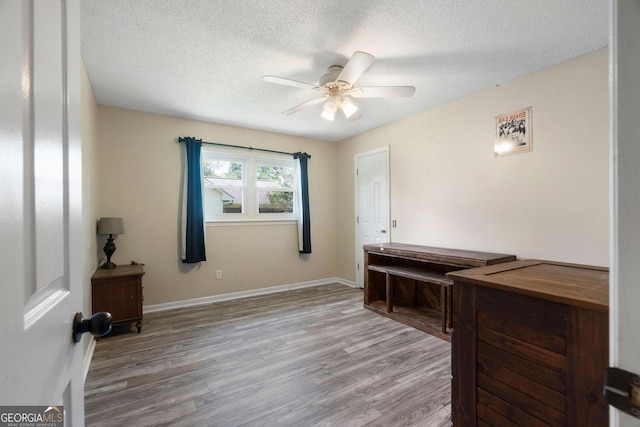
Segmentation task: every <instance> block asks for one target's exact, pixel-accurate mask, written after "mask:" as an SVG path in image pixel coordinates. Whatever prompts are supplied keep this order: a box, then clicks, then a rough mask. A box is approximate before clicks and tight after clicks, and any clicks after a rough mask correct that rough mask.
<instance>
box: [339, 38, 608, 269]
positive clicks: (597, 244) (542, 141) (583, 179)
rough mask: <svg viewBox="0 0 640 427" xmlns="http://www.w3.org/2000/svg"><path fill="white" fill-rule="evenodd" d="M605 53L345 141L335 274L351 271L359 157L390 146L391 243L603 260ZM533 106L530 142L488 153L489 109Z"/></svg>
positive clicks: (605, 223)
mask: <svg viewBox="0 0 640 427" xmlns="http://www.w3.org/2000/svg"><path fill="white" fill-rule="evenodd" d="M607 54H608V53H607V50H606V49H601V50H599V51H596V52H594V53H591V54H588V55H585V56H582V57H579V58H576V59H574V60H572V61H569V62H566V63H564V64H560V65H558V66H555V67H552V68H549V69H547V70H543V71H541V72H538V73H535V74H532V75H529V76H527V77H524V78H521V79H518V80H515V81H513V82H510V83H507V84H504V85H501V86H499V87H495V88H492V89H490V90H486V91H484V92H481V93H478V94H475V95H472V96H469V97H466V98H463V99H460V100H458V101H456V102H452V103H450V104H447V105H444V106H441V107H439V108H435V109H432V110H428V111H425V112H423V113H420V114H417V115H415V116H412V117H410V118H407V119H405V120H402V121H399V122H395V123H392V124H390V125H388V126H384V127H382V128H378V129H375V130H373V131H370V132H367V133H364V134H361V135H359V136H356V137H353V138H350V139H348V140H345V141H342V142H340V143H339V144H338V164H337V173H338V175H337V182H340V183H341V185H340V186H339V188H338V200H337V206H338V222H337V225H338V233H337V235H338V248H339V255H338V258H337V259H338V266H337V272H338V276H340V277H344V278H346V279H350V280H353V279H354V277H355V271H354V265H355V244H354V238H355V237H354V236H355V228H354V226H355V225H354V217H355V213H354V211H355V209H354V203H353V200H354V176H353V164H354V154H356V153H360V152H364V151H367V150H370V149H373V148H377V147H381V146H385V145H389V146H390V185H391V191H390V192H391V219H395V220H396V221H397V228H395V229H392V230H391V240H392V241H394V242H403V243H414V244H422V245H431V246H442V247H451V248H461V249H473V250H483V251H494V252H506V253H513V254H516V255H517V256H518V257H520V258H542V259H550V260H558V261H567V262H577V263H585V264H596V265H607V264H608V95H607V93H608V92H607V90H608V86H607V85H608V74H607V73H608V68H607V67H608V57H607ZM528 106H532V107H533V113H532V124H533V151H532V152H530V153H524V154H516V155H510V156H505V157H501V158H495V157H494V154H493V145H492V144H493V140H494V137H495V129H494V116H496V115H498V114H501V113H507V112H511V111H513V110H517V109H520V108H522V107H528ZM363 108H364V107H363Z"/></svg>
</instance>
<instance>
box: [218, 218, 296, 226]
mask: <svg viewBox="0 0 640 427" xmlns="http://www.w3.org/2000/svg"><path fill="white" fill-rule="evenodd" d="M206 224H207V227H243V226H252V225H291V224H294V225H297V224H298V221H297V220H295V219H244V220H243V219H240V220H225V221H207V223H206Z"/></svg>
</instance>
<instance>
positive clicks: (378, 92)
mask: <svg viewBox="0 0 640 427" xmlns="http://www.w3.org/2000/svg"><path fill="white" fill-rule="evenodd" d="M414 93H416V88H415V87H413V86H369V87H366V86H365V87H359V88H356V89H355V90H354V91H353V92H352V93H351V96H353V97H354V98H387V97H408V96H413V94H414Z"/></svg>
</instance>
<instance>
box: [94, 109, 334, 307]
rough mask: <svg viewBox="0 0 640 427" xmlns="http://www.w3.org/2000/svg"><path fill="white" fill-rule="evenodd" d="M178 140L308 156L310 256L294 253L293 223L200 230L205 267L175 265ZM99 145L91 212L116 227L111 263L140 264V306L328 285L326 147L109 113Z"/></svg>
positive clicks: (330, 152) (330, 216)
mask: <svg viewBox="0 0 640 427" xmlns="http://www.w3.org/2000/svg"><path fill="white" fill-rule="evenodd" d="M178 136H194V137H197V138H202V139H203V140H204V141H211V142H221V143H224V144H233V145H242V146H253V147H258V148H266V149H272V150H280V151H287V152H295V151H303V152H307V153H309V154H310V155H311V160H310V161H309V181H310V188H309V193H310V198H311V201H310V204H311V215H310V217H311V227H312V228H311V231H312V235H311V243H312V250H313V253H312V254H310V255H304V256H301V255H300V254H299V253H298V240H297V226H296V224H294V223H291V224H284V225H272V224H269V225H264V224H252V225H246V224H245V225H228V226H224V225H223V226H217V225H210V226H207V229H206V239H207V242H206V251H207V261H206V262H203V263H200V264H198V265H193V264H189V265H187V264H182V263H181V262H180V245H179V231H178V230H179V229H178V225H179V224H178V212H179V208H178V206H179V204H178V203H179V189H180V166H181V160H180V145H179V144H177V143H176V142H175V140H176V138H177V137H178ZM99 138H100V143H99V155H100V168H99V169H100V198H99V199H100V208H99V213H100V216H115V217H122V218H123V219H124V227H125V234H123V235H120V236H118V238H117V239H116V241H115V244H116V248H117V249H116V252H115V254H114V255H113V258H112V260H113V261H114V262H115V263H116V264H128V263H129V262H131V261H132V260H135V261H136V262H141V263H144V264H145V272H146V275H145V276H144V278H143V284H144V287H145V289H144V293H145V296H144V303H145V305H154V304H161V303H168V302H175V301H181V300H188V299H193V298H200V297H207V296H213V295H221V294H226V293H231V292H240V291H247V290H253V289H259V288H265V287H270V286H277V285H288V284H295V283H300V282H307V281H312V280H321V279H325V278H331V277H335V276H336V271H335V266H336V256H337V255H336V254H337V250H336V234H335V233H336V215H335V188H336V181H335V179H336V170H335V154H336V144H335V143H332V142H323V141H317V140H311V139H306V138H299V137H292V136H287V135H281V134H275V133H269V132H261V131H255V130H250V129H241V128H237V127H233V126H225V125H218V124H213V123H205V122H199V121H193V120H186V119H181V118H176V117H169V116H160V115H156V114H147V113H140V112H136V111H131V110H124V109H118V108H109V107H99ZM216 270H222V279H221V280H216V279H215V271H216Z"/></svg>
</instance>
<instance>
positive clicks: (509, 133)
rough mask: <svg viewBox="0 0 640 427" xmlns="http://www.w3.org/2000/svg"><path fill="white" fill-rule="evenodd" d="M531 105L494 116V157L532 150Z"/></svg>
mask: <svg viewBox="0 0 640 427" xmlns="http://www.w3.org/2000/svg"><path fill="white" fill-rule="evenodd" d="M532 130H533V129H532V122H531V107H527V108H522V109H520V110H518V111H513V112H511V113H506V114H500V115H499V116H496V140H495V142H494V145H493V153H494V155H495V156H496V157H500V156H506V155H508V154H516V153H523V152H526V151H531V150H532V148H533V147H532V140H531V134H532Z"/></svg>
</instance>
